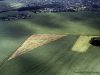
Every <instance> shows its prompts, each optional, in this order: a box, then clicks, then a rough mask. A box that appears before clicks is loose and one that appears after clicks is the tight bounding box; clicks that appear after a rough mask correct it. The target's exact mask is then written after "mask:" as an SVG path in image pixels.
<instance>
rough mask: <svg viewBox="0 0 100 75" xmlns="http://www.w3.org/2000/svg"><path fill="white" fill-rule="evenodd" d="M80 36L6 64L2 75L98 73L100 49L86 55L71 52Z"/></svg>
mask: <svg viewBox="0 0 100 75" xmlns="http://www.w3.org/2000/svg"><path fill="white" fill-rule="evenodd" d="M77 38H78V36H67V37H64V38H62V39H59V40H57V41H54V42H52V43H49V44H47V45H44V46H41V47H39V48H37V49H35V50H32V51H30V52H28V53H26V54H24V55H21V56H20V57H17V58H15V59H13V60H10V61H9V62H6V63H5V64H4V65H3V66H2V68H1V69H0V74H1V75H7V74H9V75H51V74H52V75H64V74H65V75H74V74H75V73H76V72H78V71H79V72H82V71H83V72H84V71H93V72H98V71H99V66H100V63H99V62H100V59H99V57H100V54H99V52H100V51H99V48H96V47H92V46H91V47H90V48H89V50H88V51H87V52H86V53H78V52H73V51H72V50H71V48H72V46H73V44H74V43H75V40H76V39H77Z"/></svg>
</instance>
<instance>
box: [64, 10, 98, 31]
mask: <svg viewBox="0 0 100 75" xmlns="http://www.w3.org/2000/svg"><path fill="white" fill-rule="evenodd" d="M99 14H100V12H72V13H65V14H63V17H64V18H66V19H68V20H70V21H71V22H76V23H77V22H82V23H83V24H84V25H86V26H90V27H94V28H97V29H100V25H99V24H100V15H99Z"/></svg>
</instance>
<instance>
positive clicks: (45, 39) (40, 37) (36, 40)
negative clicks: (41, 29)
mask: <svg viewBox="0 0 100 75" xmlns="http://www.w3.org/2000/svg"><path fill="white" fill-rule="evenodd" d="M64 36H66V35H56V34H36V35H32V36H30V37H29V38H28V39H27V40H25V42H24V43H23V44H22V45H21V46H20V47H19V48H18V49H17V50H16V51H15V52H14V53H13V54H12V55H11V56H10V57H9V58H8V60H11V59H13V58H16V57H17V56H20V55H22V54H24V53H27V52H29V51H31V50H33V49H35V48H37V47H40V46H42V45H44V44H47V43H49V42H52V41H55V40H58V39H60V38H62V37H64Z"/></svg>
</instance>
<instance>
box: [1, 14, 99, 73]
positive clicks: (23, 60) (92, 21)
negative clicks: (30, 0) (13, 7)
mask: <svg viewBox="0 0 100 75" xmlns="http://www.w3.org/2000/svg"><path fill="white" fill-rule="evenodd" d="M99 14H100V12H72V13H70V12H66V13H45V14H43V13H40V14H32V15H33V18H32V19H26V20H16V21H0V75H99V74H100V47H96V46H92V45H90V46H89V48H88V50H87V51H86V52H84V53H80V52H74V51H72V47H73V46H74V44H75V42H76V40H77V39H78V38H79V36H80V35H85V36H87V35H90V36H92V35H98V36H100V16H99ZM0 16H1V15H0ZM33 34H64V35H68V36H65V37H63V38H61V39H59V40H56V41H53V42H50V43H48V44H45V45H43V46H41V47H38V48H36V49H34V50H32V51H30V52H27V53H25V54H23V55H21V56H19V57H16V58H14V59H12V60H9V61H8V60H7V59H8V58H9V56H10V55H11V54H12V53H13V52H14V51H15V50H16V49H17V48H18V47H20V46H21V44H22V43H23V42H24V41H25V40H26V39H27V38H28V37H29V36H31V35H33Z"/></svg>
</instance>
